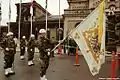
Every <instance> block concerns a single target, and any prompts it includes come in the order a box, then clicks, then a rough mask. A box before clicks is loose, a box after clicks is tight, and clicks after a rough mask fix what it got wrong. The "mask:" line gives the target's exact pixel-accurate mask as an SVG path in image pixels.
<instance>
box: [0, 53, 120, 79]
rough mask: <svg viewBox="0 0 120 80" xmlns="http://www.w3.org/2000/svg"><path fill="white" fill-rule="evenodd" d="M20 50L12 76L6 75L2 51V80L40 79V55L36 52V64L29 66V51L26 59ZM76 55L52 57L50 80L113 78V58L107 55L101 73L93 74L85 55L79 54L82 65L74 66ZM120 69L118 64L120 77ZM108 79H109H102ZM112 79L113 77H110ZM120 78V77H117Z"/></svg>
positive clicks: (0, 68)
mask: <svg viewBox="0 0 120 80" xmlns="http://www.w3.org/2000/svg"><path fill="white" fill-rule="evenodd" d="M19 54H20V53H19V52H17V53H16V55H15V62H14V70H15V72H16V74H15V75H12V76H10V77H8V78H7V77H5V76H4V69H3V66H4V62H3V53H2V51H0V80H40V74H39V66H40V64H39V55H38V53H35V58H34V62H35V65H34V66H31V67H29V66H28V65H27V53H26V55H25V56H26V59H25V60H20V59H19V57H20V56H19ZM74 63H75V56H67V55H62V56H56V57H55V58H51V60H50V66H49V68H48V71H47V78H48V80H100V79H99V78H111V58H110V57H107V58H106V62H105V64H104V65H102V67H101V69H100V73H99V74H98V75H96V76H92V75H91V73H90V71H89V69H88V66H87V64H86V62H85V60H84V58H83V56H79V64H80V66H74V65H73V64H74ZM119 72H120V71H119V70H118V68H117V65H116V77H117V78H119V76H120V73H119ZM101 80H107V79H101ZM109 80H111V79H109ZM116 80H120V79H116Z"/></svg>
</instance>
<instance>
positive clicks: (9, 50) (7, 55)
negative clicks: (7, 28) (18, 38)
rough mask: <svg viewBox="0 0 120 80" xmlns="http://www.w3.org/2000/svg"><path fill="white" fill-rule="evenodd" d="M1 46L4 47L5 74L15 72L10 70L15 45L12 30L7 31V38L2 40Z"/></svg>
mask: <svg viewBox="0 0 120 80" xmlns="http://www.w3.org/2000/svg"><path fill="white" fill-rule="evenodd" d="M1 46H2V48H3V49H4V61H5V66H4V69H5V76H8V75H9V74H14V73H15V72H14V71H13V70H12V64H13V62H14V56H15V53H16V45H15V41H14V40H13V33H12V32H8V34H7V39H5V40H3V42H2V44H1Z"/></svg>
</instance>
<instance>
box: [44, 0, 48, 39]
mask: <svg viewBox="0 0 120 80" xmlns="http://www.w3.org/2000/svg"><path fill="white" fill-rule="evenodd" d="M45 9H46V27H45V28H46V35H47V16H48V15H47V0H46V6H45ZM46 37H47V36H46Z"/></svg>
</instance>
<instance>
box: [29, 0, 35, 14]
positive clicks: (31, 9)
mask: <svg viewBox="0 0 120 80" xmlns="http://www.w3.org/2000/svg"><path fill="white" fill-rule="evenodd" d="M33 1H34V0H32V2H31V6H30V14H31V16H33Z"/></svg>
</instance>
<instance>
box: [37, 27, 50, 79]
mask: <svg viewBox="0 0 120 80" xmlns="http://www.w3.org/2000/svg"><path fill="white" fill-rule="evenodd" d="M37 47H38V49H39V53H40V63H41V66H40V80H47V78H46V71H47V69H48V66H49V58H50V49H51V43H50V40H49V39H48V38H46V30H45V29H40V31H39V36H38V41H37Z"/></svg>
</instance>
